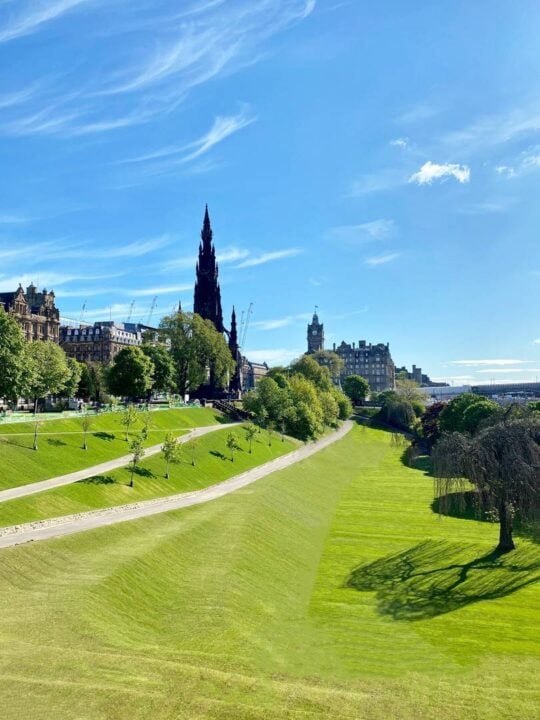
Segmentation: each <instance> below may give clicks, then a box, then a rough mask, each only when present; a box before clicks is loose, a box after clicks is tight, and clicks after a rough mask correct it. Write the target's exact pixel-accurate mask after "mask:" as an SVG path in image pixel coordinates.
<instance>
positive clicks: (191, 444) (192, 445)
mask: <svg viewBox="0 0 540 720" xmlns="http://www.w3.org/2000/svg"><path fill="white" fill-rule="evenodd" d="M197 448H198V444H197V441H196V440H195V438H194V437H192V438H190V439H189V440H187V441H186V442H185V443H184V449H185V451H186V453H187V454H188V455H189V457H190V458H191V464H192V465H193V467H195V457H196V453H197Z"/></svg>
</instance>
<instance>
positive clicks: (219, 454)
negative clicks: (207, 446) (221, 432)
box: [210, 450, 230, 460]
mask: <svg viewBox="0 0 540 720" xmlns="http://www.w3.org/2000/svg"><path fill="white" fill-rule="evenodd" d="M210 455H213V456H214V457H217V458H219V459H220V460H230V458H228V457H227V456H226V455H224V454H223V453H222V452H219V450H210Z"/></svg>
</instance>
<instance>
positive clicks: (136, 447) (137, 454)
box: [129, 435, 144, 487]
mask: <svg viewBox="0 0 540 720" xmlns="http://www.w3.org/2000/svg"><path fill="white" fill-rule="evenodd" d="M143 443H144V441H143V438H142V435H136V436H135V437H134V438H133V440H132V441H131V445H130V446H129V450H130V452H131V476H130V479H129V487H133V475H134V473H135V470H136V469H137V465H138V464H139V463H140V461H141V460H142V459H143V457H144V447H143Z"/></svg>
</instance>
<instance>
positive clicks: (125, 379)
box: [107, 346, 154, 400]
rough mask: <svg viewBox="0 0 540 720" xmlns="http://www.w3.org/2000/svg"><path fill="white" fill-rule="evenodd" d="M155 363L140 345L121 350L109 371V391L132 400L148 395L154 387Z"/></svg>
mask: <svg viewBox="0 0 540 720" xmlns="http://www.w3.org/2000/svg"><path fill="white" fill-rule="evenodd" d="M153 377H154V364H153V362H152V360H150V358H149V357H147V356H146V355H145V354H144V353H143V351H142V350H141V348H140V347H135V346H130V347H125V348H123V350H120V352H119V353H118V355H117V356H116V357H115V358H114V362H113V364H112V365H111V367H110V368H109V369H108V371H107V385H108V388H109V392H110V393H112V394H113V395H118V396H120V397H127V398H129V399H130V400H136V399H137V398H141V397H146V395H147V393H148V391H149V390H150V388H151V387H152V382H153Z"/></svg>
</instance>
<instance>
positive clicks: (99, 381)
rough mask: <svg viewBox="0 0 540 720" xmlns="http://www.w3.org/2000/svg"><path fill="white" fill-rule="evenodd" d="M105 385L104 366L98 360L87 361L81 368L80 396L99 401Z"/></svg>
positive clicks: (78, 391) (78, 393)
mask: <svg viewBox="0 0 540 720" xmlns="http://www.w3.org/2000/svg"><path fill="white" fill-rule="evenodd" d="M104 385H105V381H104V377H103V366H102V365H100V364H99V363H96V362H85V363H83V365H82V368H81V380H80V382H79V387H78V390H77V395H78V397H81V398H83V399H84V400H95V401H96V402H99V401H100V399H101V394H102V392H103V389H104Z"/></svg>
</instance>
